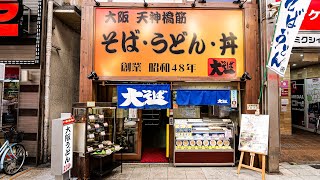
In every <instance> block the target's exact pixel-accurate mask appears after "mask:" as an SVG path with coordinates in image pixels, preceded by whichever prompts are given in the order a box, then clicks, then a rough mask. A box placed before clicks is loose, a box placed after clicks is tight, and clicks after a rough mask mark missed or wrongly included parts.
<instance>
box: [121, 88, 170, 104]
mask: <svg viewBox="0 0 320 180" xmlns="http://www.w3.org/2000/svg"><path fill="white" fill-rule="evenodd" d="M128 92H131V94H130V95H129V97H128V96H127V95H128ZM148 92H149V93H150V94H149V95H148ZM117 95H118V108H124V109H127V108H137V109H168V108H171V91H170V85H162V84H160V85H139V84H132V85H118V86H117ZM159 95H160V96H159ZM148 99H149V100H148ZM158 103H162V104H158Z"/></svg>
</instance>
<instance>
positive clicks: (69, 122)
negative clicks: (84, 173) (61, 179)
mask: <svg viewBox="0 0 320 180" xmlns="http://www.w3.org/2000/svg"><path fill="white" fill-rule="evenodd" d="M73 123H74V119H73V118H69V119H66V120H63V129H62V133H63V135H62V174H64V173H65V172H67V171H68V170H70V169H71V168H72V163H73Z"/></svg>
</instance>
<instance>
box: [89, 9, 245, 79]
mask: <svg viewBox="0 0 320 180" xmlns="http://www.w3.org/2000/svg"><path fill="white" fill-rule="evenodd" d="M99 9H107V10H117V9H120V10H137V9H138V10H139V9H140V10H145V9H142V8H139V7H136V8H128V7H124V6H120V7H95V8H94V10H93V15H94V17H93V21H94V22H93V23H92V24H93V26H94V28H93V37H92V40H93V45H92V47H93V54H92V62H93V69H94V70H95V72H97V74H98V75H99V78H100V80H135V79H137V77H139V80H150V77H152V79H153V80H164V81H165V80H172V81H173V80H194V79H197V80H199V79H201V80H205V81H226V80H233V81H239V80H240V77H241V75H242V74H243V72H244V68H245V43H244V42H245V39H246V37H245V28H244V27H245V24H244V22H245V18H244V17H245V14H244V12H243V11H241V10H240V11H241V21H240V24H241V27H242V29H241V35H239V36H241V37H242V38H241V41H239V43H238V45H239V47H241V48H239V49H238V54H239V55H237V56H241V60H240V61H238V60H237V66H236V68H237V71H236V76H235V77H230V76H226V77H219V78H217V77H213V76H210V75H208V74H207V72H206V73H205V74H206V76H200V77H199V76H188V75H177V74H176V73H175V74H172V75H161V76H159V73H155V74H154V75H152V76H150V74H149V75H145V73H143V74H144V75H139V76H137V75H136V74H132V75H120V76H119V75H110V74H108V75H106V74H102V73H101V72H100V71H99V70H97V69H96V67H97V66H99V67H105V66H102V65H100V63H97V62H96V57H95V56H96V51H97V50H96V45H95V43H96V36H97V35H96V30H97V29H98V28H97V27H96V20H97V15H96V13H97V12H96V11H97V10H99ZM157 10H159V11H164V10H172V11H178V10H179V11H180V10H181V11H183V10H186V11H189V10H190V9H189V8H179V9H178V8H176V7H175V8H174V7H168V8H164V7H155V8H154V9H152V10H151V11H157ZM206 10H213V11H226V12H230V11H239V10H237V9H233V10H222V9H218V10H217V9H216V8H208V9H202V10H200V9H197V11H206ZM149 11H150V10H149ZM240 11H239V12H240ZM106 35H108V34H106ZM127 36H129V35H127ZM190 36H191V35H190ZM119 37H120V38H118V39H117V40H118V41H119V42H121V40H122V38H121V36H119ZM198 39H199V38H198ZM199 40H201V39H199ZM208 42H209V41H208ZM208 42H207V43H206V46H208V47H209V46H210V43H208ZM217 43H218V42H217ZM219 43H220V42H219ZM99 44H101V42H99ZM148 45H149V42H148ZM170 45H171V42H170V43H168V49H169V46H170ZM113 46H114V47H115V45H113ZM208 47H207V48H208ZM215 48H218V49H219V47H215ZM149 49H152V48H151V47H149ZM168 49H167V51H168ZM118 51H119V52H121V53H122V50H121V48H120V49H119V48H118ZM118 51H117V52H118ZM186 51H188V49H186ZM206 51H209V50H206ZM228 51H230V50H229V49H228ZM167 53H168V52H167ZM240 53H241V54H240ZM135 56H137V54H135ZM210 58H211V59H212V58H217V59H219V58H225V59H232V58H234V57H233V56H230V57H229V56H224V57H223V56H220V55H218V56H217V57H214V56H212V57H208V58H207V59H208V61H209V59H210ZM104 59H107V58H104ZM226 61H227V60H226ZM206 66H208V63H207V65H206ZM207 69H208V67H206V71H207ZM102 72H108V73H110V71H106V70H103V71H102ZM148 73H149V72H148Z"/></svg>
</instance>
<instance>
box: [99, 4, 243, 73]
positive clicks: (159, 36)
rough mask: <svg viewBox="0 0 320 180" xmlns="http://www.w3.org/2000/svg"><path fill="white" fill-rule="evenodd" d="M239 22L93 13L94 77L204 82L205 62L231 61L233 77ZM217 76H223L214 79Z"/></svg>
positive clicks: (176, 14)
mask: <svg viewBox="0 0 320 180" xmlns="http://www.w3.org/2000/svg"><path fill="white" fill-rule="evenodd" d="M212 17H215V20H214V21H212ZM242 20H243V19H242V11H239V10H232V11H230V10H229V11H225V10H210V11H209V10H184V9H182V10H170V9H168V10H164V9H161V10H156V9H151V10H144V9H133V10H131V9H130V10H127V9H106V8H97V9H96V18H95V42H94V47H95V48H94V49H95V52H94V63H95V66H94V67H95V71H96V72H97V74H99V76H201V77H208V76H211V75H210V73H209V72H208V71H209V69H208V60H209V59H210V58H234V59H235V60H236V62H237V66H236V67H235V68H234V69H233V70H234V71H235V72H234V74H236V76H234V77H239V76H241V75H242V74H241V73H242V72H243V23H242ZM209 22H210V23H209ZM219 76H224V73H223V74H221V75H218V76H214V77H219Z"/></svg>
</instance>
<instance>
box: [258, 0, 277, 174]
mask: <svg viewBox="0 0 320 180" xmlns="http://www.w3.org/2000/svg"><path fill="white" fill-rule="evenodd" d="M272 2H275V1H274V0H260V28H261V31H260V32H261V35H260V37H261V41H262V42H261V46H262V47H261V48H262V50H261V57H262V58H261V63H262V65H263V66H262V71H263V72H264V73H263V76H262V82H264V80H267V81H266V83H265V85H263V94H264V95H262V97H264V98H263V105H265V107H264V108H263V112H265V113H266V114H268V115H269V118H270V122H269V154H268V160H267V169H268V172H269V173H278V172H279V158H280V122H279V120H280V119H279V118H280V111H279V107H280V106H279V76H278V75H277V74H276V73H274V72H272V71H269V70H268V69H267V68H266V62H268V54H269V53H270V52H269V51H270V47H271V42H272V37H273V32H274V28H275V24H276V19H270V18H269V15H268V14H269V10H268V7H267V5H268V4H269V3H272ZM265 78H266V79H265Z"/></svg>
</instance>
